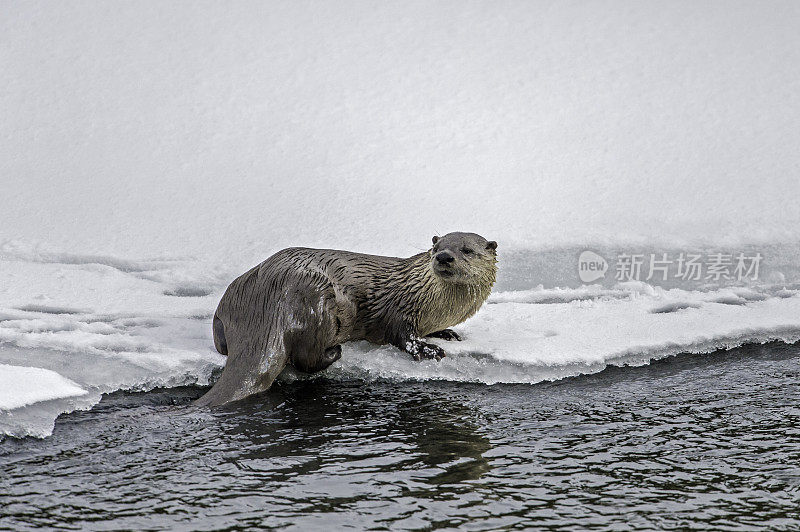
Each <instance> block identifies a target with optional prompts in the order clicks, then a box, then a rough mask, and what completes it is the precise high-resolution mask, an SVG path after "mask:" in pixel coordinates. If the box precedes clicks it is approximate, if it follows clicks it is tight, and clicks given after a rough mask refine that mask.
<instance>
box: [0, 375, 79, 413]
mask: <svg viewBox="0 0 800 532" xmlns="http://www.w3.org/2000/svg"><path fill="white" fill-rule="evenodd" d="M86 393H87V392H86V390H84V389H83V388H81V387H80V386H78V385H77V384H75V383H74V382H72V381H71V380H69V379H65V378H64V377H62V376H61V375H59V374H58V373H56V372H54V371H48V370H46V369H41V368H28V367H21V366H9V365H8V364H0V410H14V409H15V408H20V407H23V406H27V405H30V404H33V403H38V402H39V401H50V400H52V399H62V398H65V397H78V396H81V395H86Z"/></svg>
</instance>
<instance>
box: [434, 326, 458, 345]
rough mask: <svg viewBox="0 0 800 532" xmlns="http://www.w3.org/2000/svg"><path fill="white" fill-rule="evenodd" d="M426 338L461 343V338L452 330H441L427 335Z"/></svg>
mask: <svg viewBox="0 0 800 532" xmlns="http://www.w3.org/2000/svg"><path fill="white" fill-rule="evenodd" d="M426 338H441V339H442V340H458V341H459V342H460V341H461V336H459V335H458V333H457V332H455V331H454V330H453V329H442V330H441V331H436V332H434V333H431V334H429V335H428V336H426Z"/></svg>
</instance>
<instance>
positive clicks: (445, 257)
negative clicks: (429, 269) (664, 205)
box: [436, 251, 455, 264]
mask: <svg viewBox="0 0 800 532" xmlns="http://www.w3.org/2000/svg"><path fill="white" fill-rule="evenodd" d="M436 260H437V261H438V262H439V263H441V264H448V263H450V262H453V261H454V260H455V257H453V256H452V255H451V254H449V253H447V252H446V251H440V252H439V253H437V254H436Z"/></svg>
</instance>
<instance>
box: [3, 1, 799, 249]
mask: <svg viewBox="0 0 800 532" xmlns="http://www.w3.org/2000/svg"><path fill="white" fill-rule="evenodd" d="M0 73H2V74H0V182H2V189H1V191H2V195H0V242H2V241H3V240H5V239H23V240H24V241H31V242H45V243H47V245H50V246H53V247H55V248H58V249H64V250H69V251H72V252H101V253H109V254H116V255H123V256H134V257H154V256H176V255H195V256H199V257H209V258H217V259H221V258H223V257H237V259H241V260H245V257H246V260H253V259H257V260H260V259H262V258H264V256H265V255H266V252H268V251H275V250H277V249H279V248H282V247H286V246H290V245H308V246H322V247H337V248H351V249H354V250H359V251H367V252H382V253H391V254H408V253H412V252H415V251H417V250H419V249H422V248H425V247H427V246H428V245H429V242H430V237H431V235H433V234H434V233H435V232H440V233H444V232H448V231H451V230H470V231H476V232H480V233H482V234H484V236H486V237H488V238H492V239H496V240H498V241H500V243H501V246H503V245H517V246H542V245H557V244H561V243H589V242H591V241H596V240H604V241H607V242H608V241H611V242H626V241H634V240H637V239H656V240H659V241H661V240H678V241H683V240H689V241H697V240H704V241H706V242H712V243H722V242H729V241H761V240H771V241H779V240H783V239H789V238H791V239H795V240H796V239H797V235H798V234H800V232H799V230H800V201H799V200H800V181H799V180H798V178H799V177H800V4H799V3H797V2H764V1H752V2H727V1H726V2H695V1H691V2H669V3H656V2H577V3H567V2H523V1H520V2H496V1H491V2H490V1H486V2H464V1H461V0H459V1H453V2H429V1H424V2H412V1H403V2H396V3H390V2H352V1H348V2H274V1H270V2H237V3H233V2H196V1H192V2H160V1H159V2H127V3H122V2H93V1H92V2H52V3H38V2H4V3H2V4H0Z"/></svg>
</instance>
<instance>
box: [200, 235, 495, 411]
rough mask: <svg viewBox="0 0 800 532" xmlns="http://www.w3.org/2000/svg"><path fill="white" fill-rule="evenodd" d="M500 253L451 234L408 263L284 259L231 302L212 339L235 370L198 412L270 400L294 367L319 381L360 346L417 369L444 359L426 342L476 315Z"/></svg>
mask: <svg viewBox="0 0 800 532" xmlns="http://www.w3.org/2000/svg"><path fill="white" fill-rule="evenodd" d="M496 246H497V244H496V243H494V242H487V241H486V240H485V239H484V238H483V237H481V236H479V235H476V234H474V233H450V234H448V235H445V236H444V237H442V238H441V239H439V238H437V237H434V246H433V247H432V248H431V249H430V250H428V251H426V252H423V253H419V254H417V255H414V256H412V257H409V258H405V259H403V258H396V257H382V256H377V255H366V254H362V253H352V252H349V251H337V250H329V249H309V248H289V249H284V250H283V251H279V252H278V253H276V254H275V255H273V256H271V257H270V258H268V259H267V260H265V261H264V262H262V263H261V264H259V265H258V266H256V267H254V268H252V269H251V270H249V271H248V272H246V273H245V274H243V275H242V276H240V277H239V278H237V279H236V280H234V281H233V282H232V283H231V285H230V286H229V287H228V289H227V291H226V292H225V294H224V295H223V297H222V300H221V301H220V303H219V306H218V308H217V311H216V313H215V315H214V324H213V330H214V343H215V346H216V348H217V350H218V351H219V352H220V353H222V354H227V355H228V361H227V363H226V365H225V368H224V370H223V373H222V375H221V376H220V379H219V380H218V381H217V383H216V384H215V385H214V387H213V388H212V389H211V390H210V391H209V392H208V393H207V394H206V395H204V396H203V397H202V398H200V399H199V400H198V403H199V404H204V405H219V404H224V403H227V402H230V401H235V400H238V399H242V398H244V397H247V396H249V395H252V394H255V393H259V392H262V391H265V390H267V389H268V388H269V387H270V385H271V384H272V382H273V381H274V380H275V378H276V377H277V376H278V374H279V373H280V372H281V371H282V370H283V368H284V366H285V365H286V364H287V363H291V364H293V365H294V366H295V367H296V368H297V369H299V370H300V371H304V372H309V373H313V372H316V371H321V370H323V369H325V368H327V367H328V366H329V365H330V364H332V363H333V362H335V361H336V360H338V359H339V357H340V356H341V344H342V343H343V342H347V341H352V340H368V341H370V342H373V343H376V344H392V345H395V346H397V347H399V348H400V349H403V350H405V351H407V352H409V353H411V354H412V355H413V356H414V357H415V358H418V359H419V358H422V357H426V358H440V357H442V356H444V351H443V350H442V349H441V348H440V347H438V346H435V345H433V344H429V343H425V342H424V341H422V340H421V338H423V337H425V336H428V335H431V334H434V333H438V332H440V331H443V330H444V329H447V328H448V327H452V326H454V325H457V324H459V323H461V322H463V321H464V320H466V319H467V318H469V317H470V316H472V315H473V314H475V312H477V311H478V309H479V308H480V306H481V305H482V304H483V302H484V301H485V300H486V298H487V297H488V296H489V293H490V291H491V289H492V285H493V284H494V281H495V274H496V271H497V268H496V262H497V259H496V251H495V249H496ZM465 250H470V251H471V252H470V253H469V254H467V253H465V252H464V251H465ZM441 253H445V255H444V256H445V258H448V257H449V256H452V260H451V262H449V263H447V264H442V263H441V262H439V261H438V260H437V258H436V255H437V254H441ZM440 257H441V256H440Z"/></svg>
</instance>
